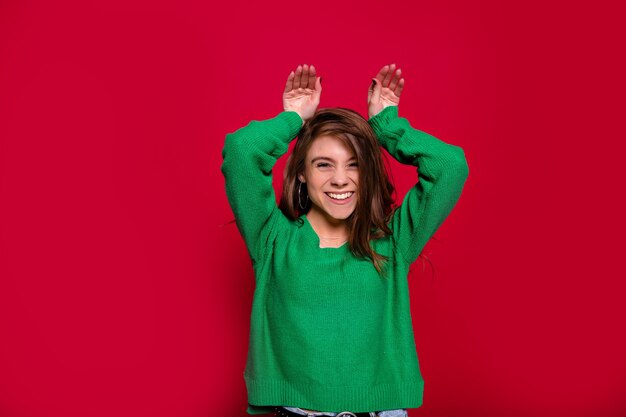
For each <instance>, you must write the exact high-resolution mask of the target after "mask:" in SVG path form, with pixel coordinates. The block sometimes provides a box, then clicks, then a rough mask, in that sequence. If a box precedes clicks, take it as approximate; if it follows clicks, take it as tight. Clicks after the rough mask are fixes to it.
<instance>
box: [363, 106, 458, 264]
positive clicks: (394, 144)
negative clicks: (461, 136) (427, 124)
mask: <svg viewBox="0 0 626 417" xmlns="http://www.w3.org/2000/svg"><path fill="white" fill-rule="evenodd" d="M369 123H370V125H371V126H372V128H373V129H374V132H375V133H376V136H377V137H378V139H379V143H380V144H381V146H383V148H385V150H387V152H389V154H390V155H391V156H393V157H394V158H395V159H396V160H397V161H398V162H400V163H402V164H408V165H413V166H415V167H417V168H418V181H417V183H416V184H415V186H413V187H412V188H411V189H410V190H409V191H408V192H407V194H406V196H405V197H404V200H403V202H402V204H401V205H400V207H398V208H397V209H396V211H395V213H394V214H393V216H392V219H391V229H392V231H393V238H394V240H395V242H396V245H397V248H398V250H399V252H400V253H401V255H402V256H403V257H404V259H405V261H406V262H408V263H412V262H414V261H415V260H416V259H417V258H418V256H419V254H420V253H421V251H422V249H423V248H424V246H425V245H426V243H427V242H428V240H429V239H430V238H431V237H432V235H433V234H434V233H435V231H436V230H437V229H438V228H439V226H441V224H442V223H443V221H444V220H445V219H446V217H448V214H450V212H451V211H452V209H453V208H454V206H455V204H456V202H457V201H458V199H459V197H460V196H461V191H462V190H463V186H464V185H465V181H466V179H467V177H468V175H469V168H468V165H467V161H466V159H465V152H464V151H463V149H462V148H460V147H458V146H453V145H449V144H447V143H445V142H443V141H441V140H439V139H437V138H435V137H434V136H431V135H429V134H427V133H425V132H422V131H419V130H417V129H414V128H412V127H411V125H410V124H409V122H408V120H407V119H405V118H402V117H398V107H397V106H389V107H385V108H384V109H383V110H382V111H381V112H380V113H378V114H377V115H375V116H374V117H372V118H370V120H369Z"/></svg>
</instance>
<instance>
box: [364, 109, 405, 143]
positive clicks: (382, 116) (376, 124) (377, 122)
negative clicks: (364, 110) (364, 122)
mask: <svg viewBox="0 0 626 417" xmlns="http://www.w3.org/2000/svg"><path fill="white" fill-rule="evenodd" d="M397 118H398V106H388V107H385V108H384V109H382V110H381V111H380V113H378V114H377V115H376V116H374V117H371V118H370V119H369V121H368V122H369V124H370V126H372V128H373V129H374V132H376V135H377V136H379V137H380V133H381V132H382V131H383V130H385V128H386V127H387V125H388V124H389V123H391V122H392V121H393V120H395V119H397Z"/></svg>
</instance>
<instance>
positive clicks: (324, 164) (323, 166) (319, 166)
mask: <svg viewBox="0 0 626 417" xmlns="http://www.w3.org/2000/svg"><path fill="white" fill-rule="evenodd" d="M329 166H330V164H329V163H328V162H320V163H319V164H317V165H316V167H318V168H325V167H329Z"/></svg>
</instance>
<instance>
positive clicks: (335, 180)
mask: <svg viewBox="0 0 626 417" xmlns="http://www.w3.org/2000/svg"><path fill="white" fill-rule="evenodd" d="M330 183H331V184H332V185H334V186H336V187H345V186H346V185H348V175H347V173H346V170H344V169H341V168H338V169H336V170H335V172H334V173H333V177H332V178H331V180H330Z"/></svg>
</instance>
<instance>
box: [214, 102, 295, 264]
mask: <svg viewBox="0 0 626 417" xmlns="http://www.w3.org/2000/svg"><path fill="white" fill-rule="evenodd" d="M301 126H302V119H301V118H300V116H299V115H298V114H297V113H295V112H281V113H279V114H278V115H277V116H276V117H274V118H272V119H267V120H263V121H252V122H250V123H249V124H248V125H247V126H245V127H242V128H240V129H239V130H237V131H236V132H234V133H230V134H228V135H226V140H225V143H224V148H223V150H222V158H223V162H222V166H221V171H222V174H223V175H224V178H225V184H226V195H227V197H228V201H229V203H230V206H231V208H232V210H233V214H234V215H235V219H236V220H237V226H238V227H239V230H240V232H241V234H242V236H243V238H244V241H245V242H246V246H247V247H248V250H249V252H250V256H251V257H252V259H253V261H256V259H257V257H258V252H259V251H258V249H259V248H258V242H259V237H260V233H261V230H262V228H263V225H264V224H266V222H267V220H268V218H269V217H270V215H271V214H272V212H273V211H274V210H275V209H276V198H275V193H274V188H273V185H272V168H273V167H274V165H275V164H276V161H277V160H278V158H280V157H281V156H282V155H284V154H285V153H286V152H287V150H288V148H289V143H290V142H291V140H293V139H294V138H295V137H296V135H297V134H298V132H299V131H300V127H301Z"/></svg>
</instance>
